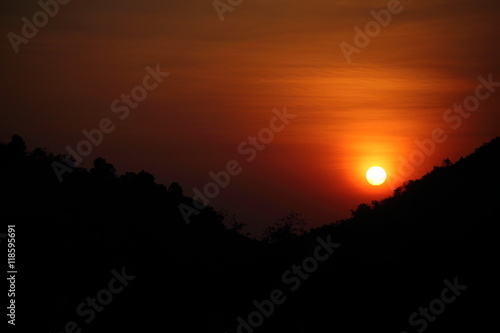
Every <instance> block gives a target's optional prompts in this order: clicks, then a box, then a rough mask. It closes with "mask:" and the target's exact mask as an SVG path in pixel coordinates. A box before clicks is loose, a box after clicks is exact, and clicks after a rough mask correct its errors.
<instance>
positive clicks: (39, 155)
mask: <svg viewBox="0 0 500 333" xmlns="http://www.w3.org/2000/svg"><path fill="white" fill-rule="evenodd" d="M54 162H58V163H65V162H66V161H65V158H64V156H62V155H57V156H56V155H53V154H50V153H47V152H46V151H44V150H43V149H35V150H34V151H33V152H27V151H26V145H25V144H24V141H23V140H22V139H21V138H20V137H18V136H13V138H12V141H11V142H10V143H8V144H1V145H0V195H1V198H0V202H1V203H2V207H1V208H2V209H1V214H2V221H3V225H4V226H3V227H2V228H3V229H2V231H0V232H3V230H6V227H5V226H6V225H7V224H15V225H16V238H17V243H16V245H17V247H16V249H17V260H18V266H19V268H18V269H19V271H20V272H21V273H20V275H19V276H20V278H19V281H18V288H19V290H18V295H17V298H18V303H19V307H18V313H19V314H18V315H19V316H20V317H21V316H26V317H29V318H30V320H31V324H35V327H37V328H39V329H41V330H42V331H47V332H49V331H51V332H64V331H65V329H64V328H65V326H66V325H69V326H68V327H70V330H69V331H71V325H72V324H71V323H70V324H67V323H68V322H70V321H74V322H75V323H76V324H77V325H78V327H79V328H80V329H81V330H82V332H110V331H111V332H119V331H123V332H168V331H184V332H200V331H204V332H221V333H223V332H236V331H237V328H238V325H239V323H238V321H237V318H238V317H240V316H241V317H243V318H244V319H245V321H246V322H248V316H249V314H251V313H252V312H253V311H256V305H254V304H253V301H254V300H257V301H258V302H259V303H262V302H264V303H262V304H264V305H263V306H264V308H263V310H261V312H266V311H268V312H269V313H268V314H269V317H268V318H267V317H265V316H262V318H263V322H262V324H261V325H258V326H259V327H258V328H255V329H249V327H250V326H247V328H240V331H241V332H245V333H250V331H252V330H253V331H255V332H308V333H309V332H366V331H368V330H370V331H376V332H378V331H381V332H401V331H407V332H417V330H418V329H421V330H420V331H421V332H423V331H424V330H423V328H424V323H425V325H426V327H425V331H426V332H462V331H463V332H475V331H486V327H488V326H487V325H493V324H494V323H495V321H494V318H496V314H497V310H498V306H497V305H496V303H497V302H496V300H497V291H496V282H497V281H498V274H497V273H496V271H497V268H496V266H497V263H498V253H499V251H498V246H499V245H498V244H499V242H498V236H499V232H498V224H499V222H500V216H499V215H500V214H499V209H498V207H499V203H500V193H499V191H498V189H499V188H500V179H499V176H498V171H499V170H500V138H496V139H494V140H493V141H491V142H490V143H488V144H485V145H483V146H482V147H480V148H478V149H477V150H476V151H475V152H474V153H473V154H471V155H470V156H467V157H466V158H462V159H460V160H459V161H457V162H456V163H454V164H452V163H446V164H444V165H443V166H440V167H435V168H434V170H433V171H432V172H430V173H428V174H427V175H425V176H424V177H422V178H421V179H418V180H414V181H410V182H409V183H407V184H405V186H403V187H401V188H399V189H397V190H396V191H395V194H394V196H392V197H390V198H387V199H385V200H382V201H380V202H372V203H371V204H361V205H360V206H359V207H358V208H357V209H355V210H354V211H353V212H352V218H350V219H348V220H344V221H339V222H337V223H334V224H331V225H327V226H323V227H321V228H317V229H314V230H311V231H309V232H307V233H305V234H303V235H302V236H300V237H295V238H291V239H283V240H277V241H274V242H271V243H268V242H265V241H259V240H255V239H250V238H248V237H246V236H243V235H241V234H240V233H238V232H236V231H235V230H232V229H231V228H229V227H228V226H227V221H226V217H225V215H224V214H223V213H221V212H217V211H215V210H214V209H213V208H211V207H208V208H206V209H204V210H202V212H201V213H200V214H199V215H197V216H193V218H192V219H191V221H190V224H189V225H187V224H186V223H185V222H184V220H183V218H182V216H181V214H180V212H179V209H178V206H179V204H181V203H184V204H185V205H188V206H192V199H191V198H187V197H184V196H183V194H182V189H181V188H180V186H178V185H177V184H176V183H173V184H172V185H171V186H169V187H168V188H167V187H165V186H163V185H160V184H156V183H155V181H154V177H153V175H151V174H149V173H147V172H144V171H143V172H140V173H126V174H125V175H116V173H115V170H114V167H113V166H112V165H111V164H109V163H107V162H106V161H105V160H104V159H97V160H96V161H95V162H94V166H93V168H91V169H90V170H86V169H82V168H77V169H75V170H74V171H73V172H71V173H69V174H66V175H65V177H64V181H63V182H59V180H58V178H57V177H56V175H55V173H54V170H53V164H54ZM257 208H258V207H256V209H257ZM329 237H330V238H331V242H332V243H338V244H340V247H338V248H335V249H334V251H333V253H332V254H330V255H329V256H328V259H325V261H322V262H318V260H316V259H314V260H312V259H311V257H314V254H315V253H316V254H317V255H319V254H320V252H318V251H315V250H316V248H317V247H318V246H319V245H318V244H320V243H318V238H320V239H322V242H327V239H328V238H329ZM3 245H4V242H3V243H2V246H3ZM327 253H328V252H326V250H325V249H323V248H322V250H321V255H323V257H324V256H326V254H327ZM315 261H316V264H317V265H316V266H314V262H315ZM302 263H304V265H305V266H306V267H307V269H309V270H310V273H307V272H306V271H305V269H304V268H302V269H301V273H300V274H299V273H292V272H291V273H290V274H288V273H287V271H288V270H289V269H290V268H291V267H292V265H302ZM311 265H312V266H311ZM122 268H124V269H125V270H126V272H127V274H129V275H133V276H135V278H134V279H133V280H131V281H130V282H129V284H128V286H126V287H125V288H124V289H123V291H121V292H120V293H118V294H116V295H114V296H113V299H112V301H111V302H110V303H109V304H107V305H105V306H104V307H103V310H102V311H101V312H100V311H97V310H95V311H94V312H95V313H96V317H95V318H92V320H89V322H88V323H86V322H85V319H89V318H90V316H89V315H85V316H80V315H79V314H78V313H77V312H76V309H77V307H78V306H79V305H80V304H81V303H82V302H85V303H86V302H87V297H91V298H92V297H96V295H98V294H99V292H100V291H101V290H103V289H106V288H108V285H109V281H110V279H112V278H113V274H112V273H111V271H112V270H113V269H114V270H116V271H118V272H120V271H121V270H122ZM284 274H285V278H283V276H284ZM300 276H303V278H301V277H300ZM294 277H295V279H293V278H294ZM297 277H298V278H297ZM444 280H448V281H449V282H450V283H452V284H453V283H454V281H455V280H456V281H457V282H456V283H457V284H459V285H465V286H467V288H466V289H465V290H463V291H457V293H460V295H459V296H458V297H455V299H454V300H453V301H451V302H450V303H449V304H446V303H445V302H444V303H443V301H440V299H442V290H443V288H446V284H445V283H444V282H443V281H444ZM298 281H300V286H299V287H297V286H298ZM292 287H297V289H296V290H293V291H292V290H291V288H292ZM273 290H280V291H282V293H283V295H282V296H281V299H282V300H283V299H284V298H286V300H285V301H284V302H283V303H282V304H279V305H274V306H273V308H274V309H272V311H271V308H269V306H268V305H269V304H268V303H266V301H265V300H266V299H269V298H270V294H271V292H272V291H273ZM444 295H445V296H444V297H445V298H446V299H450V298H452V296H453V294H452V293H450V292H448V293H446V292H445V293H444ZM101 296H102V294H101ZM440 302H441V304H443V305H444V307H443V309H441V307H440ZM430 303H431V305H432V306H434V311H435V312H439V314H438V315H433V314H432V312H429V318H430V319H425V320H424V319H422V318H425V316H423V315H421V314H418V313H419V312H420V310H419V308H420V307H429V304H430ZM266 304H267V305H266ZM266 306H267V308H266ZM88 309H90V307H89V308H88ZM266 309H267V310H266ZM441 311H442V313H441ZM90 312H91V311H90ZM90 312H88V313H90ZM271 312H272V314H271ZM414 312H417V316H415V317H414V318H413V319H414V320H415V321H416V322H418V324H414V326H412V325H411V324H410V323H409V322H408V319H409V317H410V316H411V315H412V314H413V313H414ZM250 317H251V318H250V319H251V320H252V318H253V320H256V321H257V322H258V320H259V318H260V317H259V315H257V314H255V315H254V316H253V317H252V316H250ZM264 317H265V318H264ZM241 327H243V326H241ZM493 327H494V326H493ZM75 332H78V331H77V330H76V328H75Z"/></svg>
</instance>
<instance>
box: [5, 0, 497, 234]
mask: <svg viewBox="0 0 500 333" xmlns="http://www.w3.org/2000/svg"><path fill="white" fill-rule="evenodd" d="M387 3H388V1H378V0H377V1H348V0H341V1H332V0H328V1H327V0H311V1H291V0H286V1H285V0H273V1H269V0H266V1H264V0H252V1H243V2H242V3H241V5H239V6H237V7H236V8H234V10H233V11H232V12H226V13H225V14H224V21H223V22H221V21H220V20H219V17H218V15H217V13H216V11H215V9H214V7H213V6H212V1H207V0H204V1H201V0H194V1H183V2H181V1H176V2H174V1H167V0H141V1H138V0H136V1H130V0H120V1H118V0H112V1H105V2H103V1H95V0H91V1H71V2H70V3H69V4H67V5H61V6H60V10H59V13H58V14H57V15H56V16H55V17H54V18H50V20H49V23H48V24H47V26H45V27H43V28H40V31H39V33H38V35H37V36H35V37H34V38H33V39H31V40H29V42H28V44H26V45H24V44H23V45H20V46H19V53H18V54H15V53H14V51H13V48H12V46H11V43H10V42H9V40H8V38H7V37H5V38H3V39H2V42H1V43H0V52H1V54H2V60H3V61H2V62H1V63H0V68H1V71H2V79H3V80H2V81H1V86H0V88H1V90H2V97H3V98H2V100H3V105H2V108H1V111H0V119H1V122H0V140H2V141H8V140H9V138H10V136H11V135H12V134H13V133H18V134H20V135H21V136H23V137H24V138H25V140H26V141H27V143H28V144H29V147H30V149H31V148H34V146H42V147H46V148H47V149H49V150H50V151H53V152H57V153H63V152H65V147H66V146H67V145H70V146H76V144H77V143H78V142H79V141H80V140H82V139H84V137H83V135H82V133H81V131H82V130H83V129H88V130H90V129H92V128H95V127H97V125H98V123H99V121H100V120H101V119H102V118H105V117H108V118H110V119H112V120H113V121H114V122H115V124H116V130H115V131H114V132H113V133H111V134H107V135H105V137H104V141H103V143H102V144H101V145H99V146H98V147H95V148H94V150H93V152H92V154H91V155H90V157H89V158H87V159H86V165H87V166H88V165H90V163H91V161H92V160H93V159H94V158H95V157H98V156H104V157H105V158H106V159H107V160H108V161H109V162H110V163H113V164H114V165H115V166H116V167H117V169H118V171H119V173H123V172H124V171H140V170H141V169H145V170H147V171H149V172H151V173H153V174H154V175H155V176H156V178H157V181H159V182H162V183H165V184H167V185H168V184H170V182H172V181H178V182H179V183H180V184H181V186H182V187H183V188H184V192H185V193H186V194H187V195H192V191H191V189H192V188H193V187H199V188H200V187H203V185H204V184H205V183H207V182H208V181H209V180H210V178H209V176H208V173H209V172H210V171H218V170H221V169H223V168H224V167H225V164H226V163H227V162H228V161H229V160H231V159H236V160H238V161H242V167H243V172H242V173H241V174H240V175H238V176H235V177H234V178H233V179H231V184H230V185H229V186H228V187H227V188H226V189H224V190H222V192H221V194H220V195H219V196H218V197H217V198H215V199H214V200H213V201H212V202H211V204H213V205H214V206H215V207H216V208H225V209H228V210H230V211H231V212H233V213H235V214H236V216H237V218H238V219H239V220H240V221H241V222H245V223H248V224H252V225H251V226H250V228H249V229H251V230H252V231H257V232H258V231H259V230H260V229H261V227H262V225H265V224H269V223H271V222H273V221H274V220H276V219H277V218H279V217H281V216H283V215H285V214H286V213H287V212H288V211H289V208H290V207H294V208H295V209H296V210H298V211H299V212H302V213H303V215H304V216H305V217H306V219H307V220H308V222H309V224H310V225H313V226H317V225H321V224H324V223H327V222H332V221H333V220H334V219H338V218H344V217H347V216H348V215H349V210H350V209H353V208H355V207H356V206H357V204H359V203H361V202H363V201H367V202H370V201H371V200H373V199H381V198H383V197H384V196H386V195H388V194H390V193H391V189H390V188H389V187H388V186H386V185H382V186H380V187H372V186H370V185H368V184H367V183H366V181H365V179H364V172H365V171H366V169H367V168H368V167H370V166H372V165H380V166H382V167H385V168H386V170H387V171H388V173H389V175H390V176H394V173H395V172H397V171H396V170H397V168H398V166H399V157H400V156H404V157H407V156H408V154H410V153H411V152H412V151H413V150H414V149H415V144H414V141H415V140H416V139H419V140H422V139H425V138H429V137H430V135H431V134H430V133H431V132H432V130H433V129H435V128H437V127H440V128H443V129H445V130H446V131H447V133H448V135H449V138H448V140H447V141H446V142H444V143H443V144H440V145H438V146H437V148H436V151H435V153H433V154H432V155H431V156H428V157H426V159H425V161H424V163H423V164H422V165H420V166H419V167H418V168H416V170H415V172H414V173H413V174H412V176H411V178H415V177H419V176H421V175H423V174H424V173H426V172H428V171H429V170H431V169H432V166H433V165H436V164H438V165H439V164H441V161H442V160H443V159H444V158H446V157H449V158H451V159H452V160H456V159H457V158H459V157H460V156H462V155H466V154H468V153H470V152H472V151H473V149H474V148H475V147H477V146H478V145H480V144H481V143H483V142H485V141H488V140H490V139H491V138H493V137H494V136H497V135H499V134H500V131H499V129H500V122H499V121H498V120H499V116H500V110H499V104H500V91H498V92H496V93H493V94H492V95H491V97H489V98H488V99H486V100H485V101H481V104H480V107H479V110H478V111H476V112H474V113H473V114H472V115H471V117H470V118H468V119H466V120H464V122H463V124H462V126H460V128H458V129H457V130H455V131H452V130H450V124H449V123H446V122H444V120H443V113H444V112H445V111H446V110H447V109H448V108H451V107H453V104H454V103H462V101H463V100H464V98H465V97H467V96H468V95H471V94H474V91H475V88H476V86H477V85H478V80H477V77H478V76H479V75H482V76H483V77H487V76H488V75H489V74H492V75H493V80H494V81H500V65H499V62H498V61H499V60H498V59H500V58H499V56H500V52H499V50H500V46H499V43H498V40H499V35H500V34H499V33H500V26H499V25H498V17H499V14H500V8H499V5H498V2H497V1H493V0H488V1H486V0H479V1H471V0H469V1H464V0H459V1H451V0H450V1H443V0H436V1H429V0H418V1H417V0H414V1H411V2H410V1H402V2H401V5H402V6H403V11H402V12H401V13H399V14H395V15H393V16H392V20H391V22H390V24H389V25H388V26H387V27H385V28H382V29H381V32H380V34H379V35H377V36H375V37H373V38H372V40H371V42H370V44H369V45H368V46H367V47H365V48H363V49H362V50H361V52H360V53H359V54H353V55H352V62H351V63H347V62H346V59H345V58H344V55H343V53H342V51H341V49H340V47H339V44H340V43H342V42H347V43H350V44H354V42H353V38H354V35H355V32H354V30H353V28H354V27H356V26H358V27H361V28H363V29H364V26H365V24H366V23H367V22H369V21H371V20H373V18H372V17H371V15H370V11H371V10H375V11H379V10H382V9H384V8H386V7H387ZM38 10H40V8H39V6H38V4H37V1H26V2H25V3H23V4H19V3H17V2H14V1H9V2H5V1H4V2H2V4H1V5H0V13H1V14H0V16H1V23H0V27H1V30H2V32H3V36H7V34H8V33H9V32H14V33H17V34H20V30H21V27H22V24H23V23H22V22H21V18H22V17H23V16H27V17H28V18H31V17H32V15H33V14H34V13H35V12H37V11H38ZM156 64H160V66H161V69H162V70H164V71H167V72H169V73H170V75H169V77H167V78H165V80H164V82H162V83H161V84H160V85H159V86H158V88H156V89H155V90H153V91H151V92H149V95H148V97H147V99H146V100H145V101H143V102H141V103H140V105H139V106H138V107H137V108H136V109H134V110H132V111H131V113H130V116H129V117H128V118H127V119H125V120H123V121H120V120H118V117H117V115H116V114H114V113H113V112H112V111H111V110H110V104H111V102H112V101H113V100H115V99H117V98H119V97H120V95H121V94H122V93H130V91H131V89H132V88H133V87H135V86H136V85H138V84H140V83H141V82H142V79H143V77H144V75H145V74H146V71H145V67H146V66H151V67H154V66H155V65H156ZM499 90H500V88H499ZM285 105H286V107H287V109H288V111H289V113H291V114H295V115H297V117H296V118H295V119H293V120H291V122H290V124H289V125H288V126H287V127H286V128H285V130H283V131H282V132H280V133H276V135H275V139H274V140H273V141H272V142H271V143H270V144H268V145H267V146H266V148H265V149H264V150H263V151H262V152H260V153H259V154H258V156H257V158H256V159H255V160H254V161H252V162H250V163H246V162H244V157H242V156H241V155H239V154H238V152H237V147H238V144H239V143H240V142H242V141H244V140H246V138H247V137H248V136H249V135H255V134H257V133H258V132H259V131H260V130H261V129H262V128H263V127H266V126H268V124H269V121H270V119H271V118H272V117H273V113H272V110H273V108H277V109H279V110H282V109H283V107H284V106H285Z"/></svg>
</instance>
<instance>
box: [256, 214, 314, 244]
mask: <svg viewBox="0 0 500 333" xmlns="http://www.w3.org/2000/svg"><path fill="white" fill-rule="evenodd" d="M306 225H307V223H306V221H305V220H304V219H303V218H302V216H301V214H300V213H298V212H296V211H294V210H292V211H290V213H288V214H287V215H285V216H284V217H282V218H280V219H279V220H278V221H276V222H275V223H274V224H273V225H271V226H269V227H268V228H267V229H266V230H264V233H263V239H264V240H265V241H266V242H269V243H275V242H281V241H290V240H293V239H296V238H297V237H298V236H300V235H301V234H303V233H304V232H305V226H306Z"/></svg>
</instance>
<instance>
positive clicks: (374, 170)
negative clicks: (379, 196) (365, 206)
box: [366, 166, 387, 186]
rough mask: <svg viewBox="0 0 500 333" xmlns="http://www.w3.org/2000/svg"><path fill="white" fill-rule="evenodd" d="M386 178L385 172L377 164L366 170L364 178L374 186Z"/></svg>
mask: <svg viewBox="0 0 500 333" xmlns="http://www.w3.org/2000/svg"><path fill="white" fill-rule="evenodd" d="M386 178H387V173H386V172H385V170H384V169H382V168H381V167H379V166H373V167H371V168H370V169H368V171H366V180H367V181H368V183H370V184H372V185H374V186H378V185H381V184H383V183H384V182H385V179H386Z"/></svg>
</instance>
